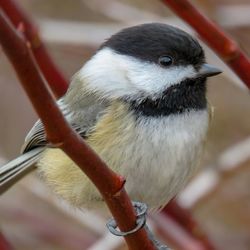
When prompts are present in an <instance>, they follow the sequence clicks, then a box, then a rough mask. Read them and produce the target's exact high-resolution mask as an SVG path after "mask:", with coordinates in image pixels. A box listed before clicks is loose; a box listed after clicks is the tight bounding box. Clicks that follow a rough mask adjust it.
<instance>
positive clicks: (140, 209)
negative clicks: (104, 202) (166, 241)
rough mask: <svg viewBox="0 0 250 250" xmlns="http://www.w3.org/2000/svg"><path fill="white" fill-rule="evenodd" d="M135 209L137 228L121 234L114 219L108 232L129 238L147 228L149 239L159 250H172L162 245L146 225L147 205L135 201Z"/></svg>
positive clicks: (109, 224) (109, 222)
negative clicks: (128, 236)
mask: <svg viewBox="0 0 250 250" xmlns="http://www.w3.org/2000/svg"><path fill="white" fill-rule="evenodd" d="M132 204H133V207H134V209H135V211H136V217H137V219H136V227H135V228H134V229H132V230H130V231H127V232H121V231H119V230H117V224H116V222H115V220H114V219H113V218H112V219H110V220H109V221H108V222H107V228H108V230H109V231H110V232H111V233H112V234H114V235H116V236H123V237H124V236H127V235H130V234H133V233H135V232H137V231H138V230H140V229H141V228H143V227H144V228H145V230H146V232H147V234H148V237H149V239H150V240H151V241H152V242H153V243H154V246H155V247H156V249H157V250H170V248H168V247H167V246H165V245H162V244H161V242H160V241H158V240H157V239H156V238H155V236H154V234H153V233H152V232H151V231H150V229H149V228H148V226H147V224H146V217H147V209H148V207H147V205H146V204H145V203H141V202H138V201H133V202H132Z"/></svg>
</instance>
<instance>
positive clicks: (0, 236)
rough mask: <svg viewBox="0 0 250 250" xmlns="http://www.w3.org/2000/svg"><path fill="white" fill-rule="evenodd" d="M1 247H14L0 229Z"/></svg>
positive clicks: (4, 249) (10, 248)
mask: <svg viewBox="0 0 250 250" xmlns="http://www.w3.org/2000/svg"><path fill="white" fill-rule="evenodd" d="M0 249H1V250H12V249H13V248H12V246H11V245H10V243H9V242H8V240H7V239H6V238H5V236H4V235H3V234H2V232H1V231H0Z"/></svg>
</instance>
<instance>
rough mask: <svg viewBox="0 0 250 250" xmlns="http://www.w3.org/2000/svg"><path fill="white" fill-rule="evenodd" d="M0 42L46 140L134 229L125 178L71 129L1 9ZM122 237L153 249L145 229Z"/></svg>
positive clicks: (132, 244) (123, 224) (125, 224)
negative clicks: (33, 109) (73, 165)
mask: <svg viewBox="0 0 250 250" xmlns="http://www.w3.org/2000/svg"><path fill="white" fill-rule="evenodd" d="M0 42H1V44H2V47H3V50H4V51H5V53H6V55H7V56H8V58H9V60H10V61H11V63H12V64H13V67H14V68H15V70H16V72H17V75H18V77H19V79H20V81H21V83H22V86H23V88H24V89H25V91H26V93H27V95H28V96H29V98H30V100H31V102H32V103H33V106H34V108H35V110H36V112H37V113H38V115H39V117H40V118H41V120H42V122H43V124H44V126H45V128H46V134H47V138H48V140H49V141H50V142H51V143H52V144H54V145H56V146H57V147H59V148H61V149H62V150H63V151H64V152H65V153H66V154H67V155H68V156H69V157H70V158H71V159H72V160H73V161H74V162H75V163H76V164H77V165H78V166H79V167H80V169H81V170H82V171H84V173H85V174H86V175H87V176H88V177H89V178H90V179H91V181H92V182H93V183H94V184H95V185H96V187H97V188H98V190H99V191H100V193H101V194H102V196H103V198H104V200H105V201H106V204H107V205H108V207H109V209H110V211H111V213H112V214H113V216H114V218H115V220H116V222H117V224H118V226H119V228H120V229H121V230H122V231H128V230H131V229H133V228H134V227H135V225H136V216H135V212H134V209H133V206H132V204H131V201H130V199H129V197H128V195H127V193H126V191H125V189H124V183H125V180H124V179H123V178H122V177H121V176H119V175H117V174H115V173H114V172H113V171H112V170H111V169H109V168H108V166H107V165H106V164H105V163H104V162H103V161H102V160H101V159H100V158H99V157H98V156H97V155H96V154H95V153H94V151H93V150H91V148H90V147H89V146H88V145H87V144H86V143H85V142H84V141H83V139H82V138H81V137H80V136H79V135H78V134H77V133H76V132H75V131H73V130H72V129H71V127H70V126H69V124H68V123H67V121H66V120H65V119H64V116H63V115H62V113H61V112H60V110H59V108H58V107H57V105H56V102H55V99H54V98H53V96H52V94H51V92H50V90H49V89H48V87H47V86H46V83H45V82H44V80H43V78H42V76H41V74H40V72H39V69H38V68H37V66H36V64H35V62H34V59H33V57H32V54H31V53H30V50H29V48H28V46H27V44H26V43H25V41H24V40H23V39H22V37H21V36H19V34H18V33H17V32H16V30H15V29H14V27H13V26H12V25H11V23H10V22H9V21H8V19H7V18H6V17H5V15H4V13H3V12H2V11H1V10H0ZM125 239H126V242H127V244H128V246H129V248H130V249H134V250H135V249H136V250H139V249H145V250H146V249H149V250H150V249H155V247H154V246H153V244H152V242H151V241H150V240H149V239H148V237H147V233H146V231H145V230H144V229H141V230H139V231H137V232H136V233H134V234H132V235H130V236H127V237H125Z"/></svg>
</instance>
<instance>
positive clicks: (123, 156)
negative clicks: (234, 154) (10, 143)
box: [0, 23, 221, 209]
mask: <svg viewBox="0 0 250 250" xmlns="http://www.w3.org/2000/svg"><path fill="white" fill-rule="evenodd" d="M219 73H221V71H220V70H219V69H217V68H215V67H213V66H210V65H208V64H206V63H205V56H204V52H203V49H202V47H201V46H200V45H199V43H198V41H197V40H195V39H194V38H192V37H191V36H190V35H189V34H187V33H186V32H184V31H182V30H180V29H177V28H175V27H172V26H169V25H166V24H160V23H150V24H143V25H139V26H134V27H130V28H126V29H124V30H122V31H120V32H118V33H117V34H115V35H113V36H112V37H111V38H110V39H108V40H107V41H106V42H104V43H103V44H102V46H101V47H100V48H99V50H98V51H97V52H96V53H95V55H94V56H93V57H92V58H91V59H90V60H89V61H88V62H87V63H86V64H85V65H84V66H83V67H82V68H81V69H80V70H79V72H78V73H77V74H76V75H75V76H74V77H73V79H72V82H71V84H70V86H69V89H68V91H67V93H66V94H65V95H64V96H63V97H62V98H61V99H60V100H59V101H58V105H59V106H60V108H61V109H62V111H63V113H64V115H65V116H66V118H67V120H68V121H69V123H70V124H71V125H72V126H73V127H74V128H75V129H76V130H77V131H78V132H79V133H80V134H81V136H82V137H83V138H84V139H85V140H86V142H87V143H88V144H89V145H90V146H91V147H92V148H93V149H94V150H95V151H96V152H97V154H98V155H99V156H100V157H101V158H102V159H103V160H104V161H105V162H106V163H107V165H108V166H109V167H110V168H112V169H113V170H114V171H115V172H117V173H119V174H121V175H123V176H124V177H125V178H126V180H127V182H126V190H127V192H128V193H129V195H130V197H131V199H133V200H136V201H141V202H144V203H146V204H147V205H148V206H149V207H150V208H151V209H159V208H161V207H162V206H164V205H165V204H166V203H167V202H168V201H169V200H170V199H171V198H172V197H173V196H175V195H176V194H177V192H178V191H180V189H181V188H183V186H184V185H185V184H186V183H187V181H188V180H189V179H190V177H191V176H192V175H193V173H194V172H195V171H196V169H197V166H198V164H197V162H198V159H199V158H200V155H201V153H202V150H203V144H204V140H205V138H206V134H207V130H208V126H209V105H208V103H207V99H206V79H207V77H210V76H214V75H217V74H219ZM48 145H49V144H48V142H47V141H46V136H45V132H44V128H43V125H42V123H41V122H40V121H38V122H37V123H36V124H35V125H34V127H33V128H32V129H31V131H30V132H29V134H28V135H27V137H26V140H25V145H24V148H23V154H22V155H21V156H19V157H18V158H17V159H15V160H13V161H11V162H10V163H8V164H6V165H5V166H2V167H1V168H0V183H1V187H0V190H1V191H3V190H5V189H6V188H7V187H8V186H10V185H12V183H13V182H14V181H16V180H18V179H19V178H20V177H21V176H23V175H24V174H26V173H27V172H29V171H30V170H31V169H34V167H37V168H38V169H39V171H40V173H41V174H42V176H43V178H44V179H45V180H46V182H47V183H48V184H49V185H50V186H51V187H52V189H53V190H54V191H55V192H56V193H57V194H58V195H60V196H61V197H63V198H65V199H66V200H68V201H69V202H70V203H72V204H73V205H75V206H77V207H87V208H97V207H99V206H102V205H103V204H104V202H103V199H102V197H101V195H100V194H99V192H98V191H97V189H96V188H95V186H94V185H93V184H92V183H91V182H90V180H89V179H88V178H87V177H86V176H85V174H84V173H83V172H82V171H81V170H80V169H79V168H78V167H77V166H76V165H75V163H74V162H73V161H72V160H71V159H70V158H69V157H68V156H67V155H65V154H64V152H62V151H61V150H60V149H56V148H50V147H49V146H48Z"/></svg>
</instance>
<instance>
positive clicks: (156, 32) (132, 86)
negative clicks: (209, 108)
mask: <svg viewBox="0 0 250 250" xmlns="http://www.w3.org/2000/svg"><path fill="white" fill-rule="evenodd" d="M219 73H221V71H220V70H219V69H217V68H215V67H213V66H211V65H209V64H207V63H206V62H205V56H204V51H203V49H202V47H201V46H200V44H199V43H198V41H197V40H196V39H194V38H193V37H191V36H190V35H189V34H187V33H186V32H184V31H182V30H180V29H178V28H175V27H172V26H170V25H167V24H161V23H149V24H143V25H138V26H134V27H130V28H126V29H123V30H122V31H120V32H118V33H117V34H115V35H113V36H112V37H111V38H110V39H108V40H107V41H106V42H105V43H103V44H102V46H101V47H100V49H99V50H98V51H97V52H96V54H95V55H94V56H93V57H92V58H91V59H90V60H89V61H88V62H87V63H86V64H85V65H84V66H83V68H82V69H81V70H80V71H79V73H78V74H77V78H78V81H82V82H84V83H85V84H87V86H88V88H90V89H91V90H93V91H94V92H97V93H99V94H100V95H101V96H103V97H105V98H108V99H123V100H125V101H127V102H131V103H132V104H133V105H134V106H135V107H136V106H138V105H140V104H141V103H149V104H150V106H152V105H153V106H154V105H156V106H159V107H160V106H161V105H163V106H166V105H168V106H171V105H174V106H176V107H177V106H180V110H181V109H182V108H183V106H184V108H185V106H187V107H188V106H191V108H192V106H194V107H196V106H197V107H198V106H202V105H203V106H204V105H205V103H206V98H205V92H206V86H205V85H206V78H207V77H210V76H214V75H217V74H219ZM159 100H165V101H163V102H162V101H160V103H159ZM166 102H167V103H166ZM189 102H191V103H189ZM151 104H152V105H151ZM153 106H152V107H153ZM163 106H162V107H163ZM163 108H164V107H163Z"/></svg>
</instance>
